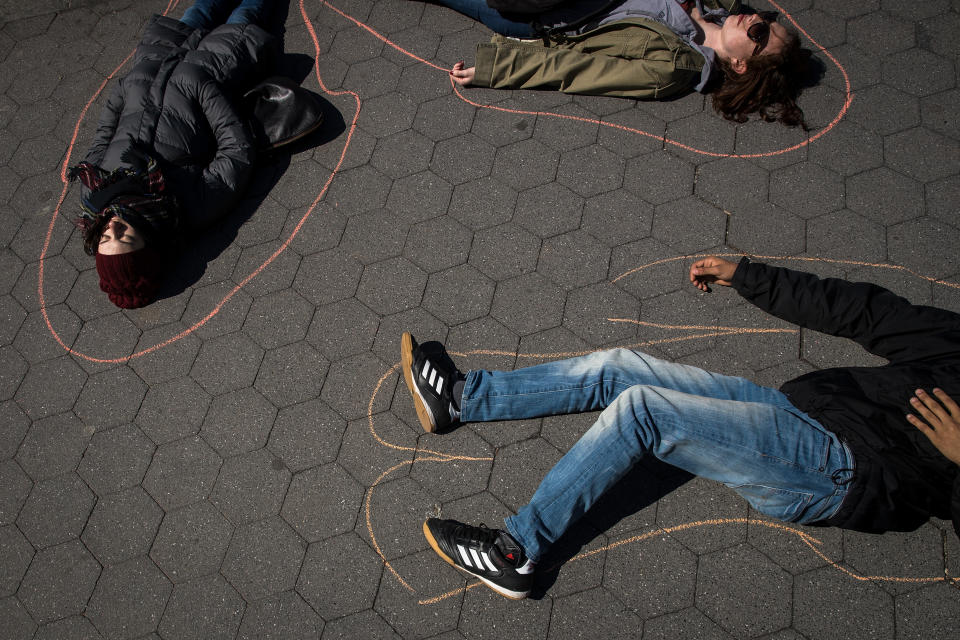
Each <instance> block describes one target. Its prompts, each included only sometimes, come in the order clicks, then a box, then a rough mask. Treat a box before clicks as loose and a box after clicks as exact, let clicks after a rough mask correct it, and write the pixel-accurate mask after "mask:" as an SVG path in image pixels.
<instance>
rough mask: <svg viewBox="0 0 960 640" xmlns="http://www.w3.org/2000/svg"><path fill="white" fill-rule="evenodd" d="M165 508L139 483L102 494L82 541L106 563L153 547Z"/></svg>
mask: <svg viewBox="0 0 960 640" xmlns="http://www.w3.org/2000/svg"><path fill="white" fill-rule="evenodd" d="M162 518H163V510H162V509H160V507H158V506H157V504H156V503H155V502H154V501H153V500H152V499H151V498H150V496H149V495H147V493H146V492H145V491H144V490H143V489H141V488H140V487H131V488H130V489H127V490H125V491H121V492H119V493H114V494H111V495H109V496H106V497H103V498H100V500H98V501H97V506H96V507H95V508H94V510H93V513H92V514H91V515H90V519H89V520H88V521H87V526H86V527H84V530H83V535H82V536H81V537H82V539H83V543H84V544H85V545H86V546H87V548H88V549H89V550H90V551H91V552H92V553H93V555H94V556H96V558H97V559H98V560H99V561H100V562H101V564H103V565H115V564H118V563H120V562H124V561H126V560H129V559H131V558H134V557H136V556H139V555H145V554H146V553H147V552H148V551H150V546H151V544H152V543H153V539H154V537H155V536H156V535H157V529H158V528H159V526H160V520H161V519H162Z"/></svg>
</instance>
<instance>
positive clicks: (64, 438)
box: [16, 413, 91, 480]
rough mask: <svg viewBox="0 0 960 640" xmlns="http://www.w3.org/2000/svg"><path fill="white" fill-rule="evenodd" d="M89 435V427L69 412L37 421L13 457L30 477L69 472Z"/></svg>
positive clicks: (78, 460) (88, 440)
mask: <svg viewBox="0 0 960 640" xmlns="http://www.w3.org/2000/svg"><path fill="white" fill-rule="evenodd" d="M90 435H91V432H90V430H89V429H87V428H86V427H85V425H84V424H83V423H82V422H81V421H80V420H79V419H78V418H77V417H76V416H75V415H73V414H72V413H61V414H60V415H57V416H51V417H49V418H44V419H43V420H37V421H36V422H34V423H33V424H32V425H31V426H30V429H29V430H28V431H27V434H26V437H25V438H23V441H22V442H21V443H20V448H19V450H17V456H16V460H17V462H18V463H20V467H21V468H22V469H23V470H24V471H26V472H27V473H28V474H29V475H30V477H31V478H33V479H34V480H43V479H45V478H52V477H54V476H57V475H60V474H61V473H66V472H68V471H73V470H75V469H76V468H77V464H78V463H79V462H80V458H81V457H82V456H83V451H84V450H85V449H86V448H87V444H88V443H89V442H90Z"/></svg>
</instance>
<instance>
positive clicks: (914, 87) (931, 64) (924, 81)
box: [883, 48, 956, 96]
mask: <svg viewBox="0 0 960 640" xmlns="http://www.w3.org/2000/svg"><path fill="white" fill-rule="evenodd" d="M953 73H954V69H953V63H951V62H950V61H949V60H944V59H942V58H940V57H939V56H937V55H935V54H934V53H932V52H930V51H927V50H926V49H920V48H917V49H911V50H909V51H905V52H903V53H900V54H898V55H896V56H891V57H889V58H887V59H885V60H884V61H883V80H884V82H886V83H887V84H890V85H892V86H894V87H896V88H897V89H900V90H901V91H905V92H907V93H909V94H912V95H915V96H928V95H932V94H934V93H938V92H940V91H944V90H946V89H952V88H953V87H954V86H955V85H956V80H955V78H953V77H951V75H952V74H953Z"/></svg>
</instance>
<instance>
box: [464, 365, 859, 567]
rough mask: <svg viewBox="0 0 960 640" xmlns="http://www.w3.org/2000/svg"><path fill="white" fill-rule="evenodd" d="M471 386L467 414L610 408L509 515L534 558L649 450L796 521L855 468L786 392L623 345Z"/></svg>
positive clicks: (824, 513) (825, 510)
mask: <svg viewBox="0 0 960 640" xmlns="http://www.w3.org/2000/svg"><path fill="white" fill-rule="evenodd" d="M463 397H464V402H463V409H464V410H463V414H462V416H461V417H462V419H463V420H464V421H476V420H479V419H487V420H500V419H510V418H526V417H534V416H538V415H551V414H556V413H569V412H574V411H588V410H593V409H601V408H604V407H606V409H605V410H604V411H603V412H602V413H601V414H600V417H599V419H598V420H597V422H596V423H595V424H594V425H593V427H591V428H590V430H589V431H587V433H586V434H585V435H584V436H583V437H582V438H581V439H580V441H578V442H577V443H576V444H575V445H574V446H573V448H571V449H570V451H569V452H567V454H566V455H565V456H564V457H563V458H562V459H561V460H560V461H559V462H558V463H557V464H556V466H554V468H553V469H551V471H550V472H549V473H548V474H547V476H546V477H545V478H544V479H543V481H542V482H541V484H540V486H539V488H538V489H537V491H536V493H535V494H534V496H533V498H532V499H531V501H530V503H529V504H527V505H525V506H524V507H522V508H521V509H520V510H519V512H518V513H517V515H516V516H512V517H510V518H508V519H507V521H506V525H507V529H508V530H509V531H510V533H511V534H512V535H513V536H514V537H515V538H516V539H517V541H518V542H520V544H521V545H522V546H523V547H524V549H525V550H526V552H527V554H528V555H529V556H530V557H531V558H532V559H534V560H538V559H539V558H540V557H541V556H542V554H543V552H544V551H545V550H546V549H547V548H548V547H549V545H550V544H552V543H553V542H554V541H556V540H557V538H559V537H560V536H561V535H562V534H563V533H564V532H565V531H566V530H567V529H568V528H569V527H570V525H572V524H573V523H574V522H576V521H577V520H578V519H579V518H580V517H581V516H582V515H583V513H585V512H586V511H587V510H588V509H589V508H590V506H592V505H593V504H594V503H595V502H596V500H597V499H599V497H600V496H602V495H603V493H604V492H606V491H607V490H608V489H609V488H610V487H611V486H613V485H614V484H616V482H617V481H619V480H620V479H621V478H622V477H623V476H624V475H625V474H626V473H627V472H628V471H629V470H630V469H631V468H632V467H633V465H635V464H636V463H637V462H638V461H639V460H640V459H642V458H643V456H645V455H647V454H652V455H654V456H656V457H657V458H659V459H661V460H663V461H664V462H667V463H669V464H672V465H674V466H676V467H679V468H681V469H684V470H686V471H689V472H690V473H694V474H696V475H699V476H702V477H705V478H710V479H713V480H716V481H718V482H723V483H724V484H726V485H727V486H729V487H731V488H732V489H734V490H735V491H737V492H738V493H739V494H740V495H741V496H743V497H744V498H745V499H746V500H747V501H748V502H750V504H751V505H752V506H753V507H754V508H756V509H757V510H758V511H760V512H761V513H764V514H766V515H769V516H771V517H774V518H777V519H779V520H785V521H790V522H814V521H817V520H822V519H824V518H827V517H829V516H830V515H832V514H833V513H834V512H835V511H836V509H838V508H839V506H840V503H841V502H842V500H843V497H844V496H845V495H846V485H847V483H848V482H849V479H850V476H851V474H852V471H851V467H852V460H851V457H850V454H849V451H848V450H847V448H846V447H845V446H844V445H843V444H842V443H841V442H840V441H839V440H838V439H837V437H836V436H835V435H833V434H832V433H831V432H829V431H827V430H826V429H824V428H823V427H822V426H821V425H820V424H819V423H818V422H817V421H815V420H813V419H812V418H810V417H809V416H807V415H806V414H804V413H803V412H802V411H800V410H798V409H797V408H795V407H793V406H792V405H791V404H790V403H789V401H788V400H787V399H786V396H784V395H783V394H782V393H780V392H779V391H777V390H775V389H769V388H766V387H761V386H759V385H756V384H754V383H752V382H750V381H749V380H746V379H743V378H736V377H732V376H722V375H720V374H714V373H711V372H707V371H703V370H702V369H697V368H696V367H689V366H686V365H677V364H675V363H670V362H666V361H663V360H659V359H657V358H653V357H652V356H648V355H646V354H641V353H636V352H631V351H627V350H622V349H618V350H614V351H607V352H601V353H595V354H591V355H589V356H584V357H582V358H574V359H571V360H565V361H559V362H552V363H546V364H544V365H538V366H536V367H529V368H527V369H519V370H517V371H513V372H471V373H470V374H469V375H468V376H467V381H466V386H465V388H464V396H463Z"/></svg>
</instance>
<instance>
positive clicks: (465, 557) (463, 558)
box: [457, 544, 473, 567]
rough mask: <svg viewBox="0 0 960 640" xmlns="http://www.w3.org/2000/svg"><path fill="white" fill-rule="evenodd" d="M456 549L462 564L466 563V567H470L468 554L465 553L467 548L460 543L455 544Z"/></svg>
mask: <svg viewBox="0 0 960 640" xmlns="http://www.w3.org/2000/svg"><path fill="white" fill-rule="evenodd" d="M457 551H459V552H460V559H461V561H463V564H465V565H467V566H468V567H472V566H473V565H472V564H471V563H470V556H469V554H467V550H466V549H465V548H464V547H463V545H462V544H458V545H457Z"/></svg>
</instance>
